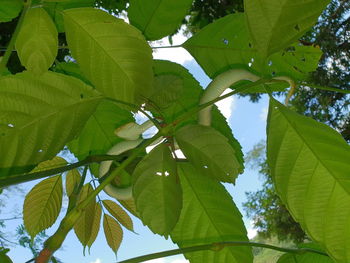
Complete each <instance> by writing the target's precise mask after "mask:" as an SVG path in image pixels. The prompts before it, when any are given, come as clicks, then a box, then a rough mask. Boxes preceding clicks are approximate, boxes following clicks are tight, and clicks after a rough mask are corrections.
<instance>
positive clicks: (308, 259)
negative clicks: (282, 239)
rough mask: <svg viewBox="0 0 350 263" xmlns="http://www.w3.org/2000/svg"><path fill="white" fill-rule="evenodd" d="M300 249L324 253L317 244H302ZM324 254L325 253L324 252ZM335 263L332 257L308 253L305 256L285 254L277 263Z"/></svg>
mask: <svg viewBox="0 0 350 263" xmlns="http://www.w3.org/2000/svg"><path fill="white" fill-rule="evenodd" d="M299 247H302V248H311V249H315V250H318V251H322V249H321V248H320V247H319V246H317V245H316V244H313V243H309V244H301V245H299ZM322 252H323V251H322ZM332 262H334V261H333V260H332V259H331V258H330V257H327V256H323V255H319V254H315V253H310V252H306V253H303V254H296V253H285V254H283V255H282V256H281V257H280V258H279V259H278V261H277V263H332Z"/></svg>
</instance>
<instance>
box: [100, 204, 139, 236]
mask: <svg viewBox="0 0 350 263" xmlns="http://www.w3.org/2000/svg"><path fill="white" fill-rule="evenodd" d="M103 205H104V207H105V208H106V209H107V210H108V212H109V213H110V214H111V215H112V216H113V217H114V218H115V219H117V220H118V222H119V223H120V224H122V225H123V226H124V227H126V228H127V229H129V230H130V231H134V227H133V223H132V220H131V218H130V216H129V215H128V214H127V213H126V212H125V211H124V209H123V208H121V207H120V206H119V205H117V204H116V203H115V202H113V201H111V200H103Z"/></svg>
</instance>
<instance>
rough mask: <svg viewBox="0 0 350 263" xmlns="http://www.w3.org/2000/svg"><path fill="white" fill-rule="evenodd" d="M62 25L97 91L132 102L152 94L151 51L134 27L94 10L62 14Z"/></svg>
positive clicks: (76, 55) (76, 56)
mask: <svg viewBox="0 0 350 263" xmlns="http://www.w3.org/2000/svg"><path fill="white" fill-rule="evenodd" d="M64 23H65V28H66V35H67V41H68V45H69V49H70V50H71V51H72V54H73V56H74V58H75V59H76V60H77V62H78V63H79V66H80V68H81V70H82V71H83V73H84V74H85V76H86V77H87V78H88V79H89V80H90V81H91V82H92V83H93V84H94V85H95V87H96V88H97V89H98V90H99V91H101V92H102V93H104V94H105V95H106V96H109V97H112V98H115V99H118V100H122V101H125V102H131V103H134V101H135V98H137V99H139V101H140V100H141V99H142V98H144V97H148V95H149V94H151V92H152V87H153V85H152V84H153V72H152V51H151V48H150V47H149V45H148V44H147V42H146V40H145V39H144V37H143V35H142V34H141V33H140V32H139V31H138V30H137V29H136V28H134V27H132V26H130V25H129V24H127V23H125V22H124V21H123V20H121V19H117V18H115V17H114V16H112V15H109V14H108V13H106V12H104V11H102V10H98V9H93V8H76V9H70V10H66V11H64Z"/></svg>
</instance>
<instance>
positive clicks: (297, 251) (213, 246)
mask: <svg viewBox="0 0 350 263" xmlns="http://www.w3.org/2000/svg"><path fill="white" fill-rule="evenodd" d="M240 246H246V247H247V246H248V247H262V248H268V249H272V250H276V251H280V252H287V253H293V254H304V253H307V252H310V253H314V254H319V255H323V256H327V257H328V255H327V254H326V253H324V252H322V251H318V250H315V249H311V248H282V247H277V246H273V245H268V244H263V243H256V242H243V241H242V242H240V241H232V242H217V243H211V244H205V245H198V246H191V247H185V248H178V249H172V250H166V251H162V252H158V253H152V254H148V255H144V256H140V257H135V258H131V259H127V260H123V261H119V262H118V263H139V262H144V261H147V260H151V259H157V258H163V257H169V256H174V255H179V254H186V253H190V252H196V251H203V250H213V251H220V250H221V249H223V248H225V247H240Z"/></svg>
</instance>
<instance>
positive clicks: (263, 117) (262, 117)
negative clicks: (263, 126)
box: [259, 107, 269, 121]
mask: <svg viewBox="0 0 350 263" xmlns="http://www.w3.org/2000/svg"><path fill="white" fill-rule="evenodd" d="M268 111H269V110H268V108H267V107H264V108H262V109H261V112H260V114H259V118H260V120H261V121H266V120H267V113H268Z"/></svg>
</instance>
